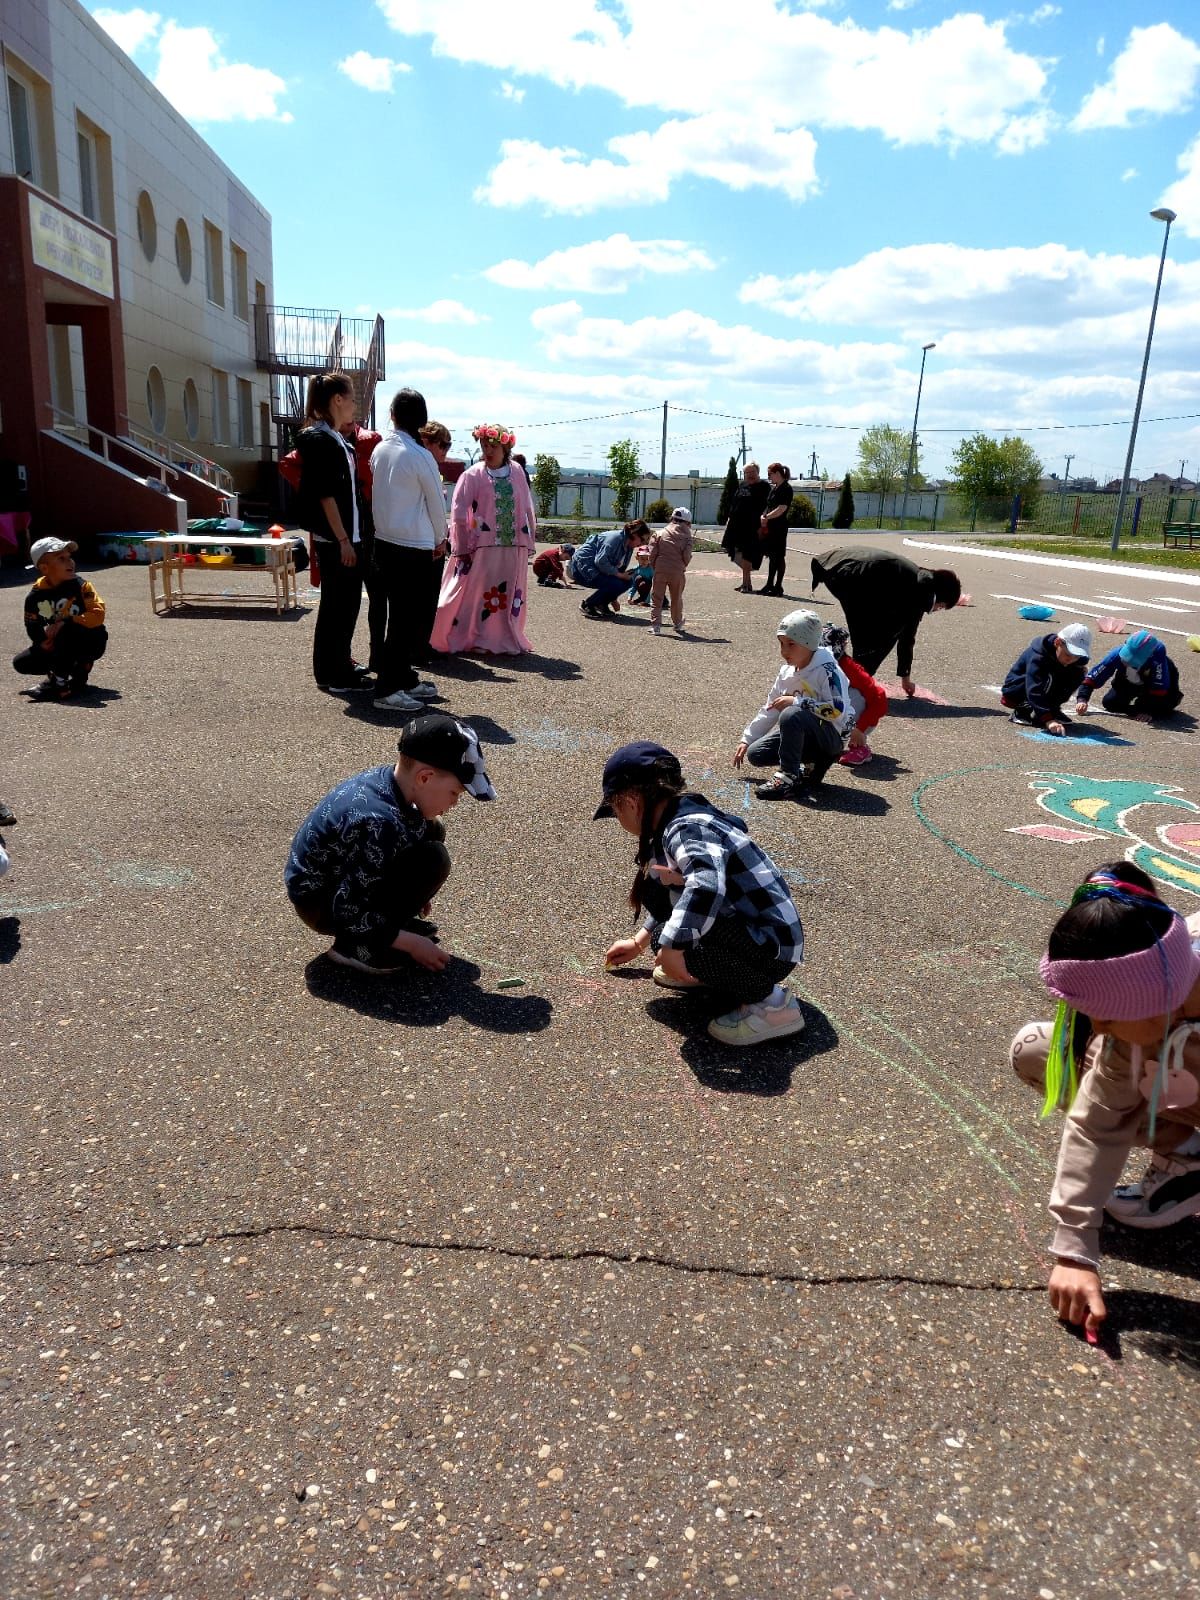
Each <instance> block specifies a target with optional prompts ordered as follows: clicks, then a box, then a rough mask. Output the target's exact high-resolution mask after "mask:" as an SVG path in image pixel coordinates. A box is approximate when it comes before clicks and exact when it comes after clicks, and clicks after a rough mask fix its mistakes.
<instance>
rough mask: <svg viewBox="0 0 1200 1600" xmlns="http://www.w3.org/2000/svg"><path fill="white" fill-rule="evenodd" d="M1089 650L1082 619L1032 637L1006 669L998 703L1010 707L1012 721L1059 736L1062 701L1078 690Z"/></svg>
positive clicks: (1063, 721) (1066, 719)
mask: <svg viewBox="0 0 1200 1600" xmlns="http://www.w3.org/2000/svg"><path fill="white" fill-rule="evenodd" d="M1091 652H1092V630H1091V629H1090V628H1089V627H1088V626H1087V625H1086V624H1085V623H1082V622H1069V623H1068V624H1067V626H1066V627H1065V628H1060V629H1059V630H1058V632H1057V633H1047V634H1044V635H1043V636H1042V637H1041V638H1040V639H1035V640H1034V641H1033V642H1032V644H1030V645H1029V646H1028V648H1027V649H1025V650H1023V651H1022V652H1021V654H1020V655H1019V656H1018V657H1017V659H1016V660H1015V661H1014V662H1013V664H1012V666H1011V667H1010V668H1009V669H1008V677H1007V678H1005V680H1004V685H1003V688H1002V689H1001V691H1000V703H1001V705H1005V706H1008V707H1009V708H1010V709H1011V711H1012V720H1013V721H1014V722H1019V723H1022V724H1023V725H1024V726H1025V727H1027V728H1044V729H1045V731H1046V732H1047V733H1054V734H1058V735H1060V736H1061V735H1062V734H1064V733H1065V732H1066V730H1067V726H1068V724H1069V722H1070V718H1069V717H1064V716H1063V714H1062V709H1061V708H1062V703H1063V701H1064V700H1070V699H1071V697H1072V696H1073V695H1078V694H1080V693H1082V690H1081V688H1080V685H1081V684H1082V683H1083V682H1084V673H1085V672H1086V671H1087V660H1088V656H1089V655H1090V654H1091Z"/></svg>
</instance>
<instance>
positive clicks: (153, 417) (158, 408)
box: [146, 367, 167, 433]
mask: <svg viewBox="0 0 1200 1600" xmlns="http://www.w3.org/2000/svg"><path fill="white" fill-rule="evenodd" d="M146 410H147V412H148V413H149V415H150V426H151V427H152V428H153V429H154V431H155V433H165V432H166V430H167V390H166V386H165V385H164V383H163V375H162V373H161V372H160V371H159V370H158V368H157V367H151V368H150V371H149V372H148V373H147V374H146Z"/></svg>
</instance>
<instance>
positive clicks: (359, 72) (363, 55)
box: [338, 50, 412, 94]
mask: <svg viewBox="0 0 1200 1600" xmlns="http://www.w3.org/2000/svg"><path fill="white" fill-rule="evenodd" d="M338 71H339V72H342V73H345V75H346V77H347V78H349V79H350V81H351V83H356V84H357V85H358V86H359V88H360V89H369V90H370V91H371V93H372V94H390V93H391V91H392V84H393V82H394V80H395V77H396V74H397V73H398V72H411V71H412V68H411V67H410V66H409V65H408V64H407V63H406V62H404V61H393V60H391V58H390V57H389V56H373V55H369V54H368V53H367V51H365V50H356V51H355V52H354V54H353V55H352V56H347V57H346V58H345V60H344V61H339V62H338Z"/></svg>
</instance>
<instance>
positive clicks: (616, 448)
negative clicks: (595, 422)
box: [608, 439, 642, 522]
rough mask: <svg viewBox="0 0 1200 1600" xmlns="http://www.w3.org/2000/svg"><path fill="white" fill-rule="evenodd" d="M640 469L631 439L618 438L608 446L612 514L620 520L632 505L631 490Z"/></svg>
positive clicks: (625, 515)
mask: <svg viewBox="0 0 1200 1600" xmlns="http://www.w3.org/2000/svg"><path fill="white" fill-rule="evenodd" d="M641 470H642V463H641V458H640V456H639V455H638V447H637V445H636V444H634V442H633V440H632V439H618V440H617V442H616V444H611V445H609V447H608V481H609V485H610V487H611V488H612V496H613V514H614V515H615V516H616V517H618V518H619V519H620V520H621V521H622V522H624V520H625V518H626V517H627V516H628V515H629V508H630V507H631V506H632V505H633V490H634V485H635V484H636V483H637V480H638V474H639V473H640V472H641Z"/></svg>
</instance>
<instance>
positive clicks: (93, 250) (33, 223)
mask: <svg viewBox="0 0 1200 1600" xmlns="http://www.w3.org/2000/svg"><path fill="white" fill-rule="evenodd" d="M29 237H30V241H31V243H32V245H33V259H34V261H35V262H36V263H37V265H38V266H39V267H45V268H46V269H47V271H49V272H57V273H58V275H59V277H60V278H69V279H70V280H71V282H72V283H80V284H82V285H83V287H84V288H85V289H92V290H94V291H95V293H96V294H103V295H107V297H108V298H109V299H110V300H111V299H112V298H113V270H112V243H111V242H110V241H109V240H108V239H106V238H105V237H104V235H103V234H102V233H97V232H96V230H95V228H89V227H88V225H87V223H86V222H78V221H76V219H75V218H74V217H72V216H68V214H67V213H66V212H65V211H60V210H59V208H58V207H57V206H56V205H53V204H52V203H51V202H50V201H49V200H43V199H42V197H41V196H40V195H36V194H31V195H30V196H29Z"/></svg>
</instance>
